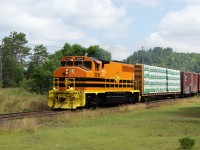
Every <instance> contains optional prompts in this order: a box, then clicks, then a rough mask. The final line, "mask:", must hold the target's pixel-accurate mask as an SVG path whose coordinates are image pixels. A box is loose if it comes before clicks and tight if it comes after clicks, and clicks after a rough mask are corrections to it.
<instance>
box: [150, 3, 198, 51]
mask: <svg viewBox="0 0 200 150" xmlns="http://www.w3.org/2000/svg"><path fill="white" fill-rule="evenodd" d="M199 16H200V3H198V5H197V3H196V2H195V4H194V3H191V4H190V5H188V6H187V7H186V8H184V9H183V10H180V11H175V12H169V13H168V14H167V15H166V16H165V17H164V18H163V19H162V21H161V22H160V24H159V26H158V27H159V28H158V30H157V31H155V32H154V33H152V34H151V35H150V36H149V38H148V39H147V40H146V44H147V45H148V46H154V47H155V46H164V47H172V48H174V50H176V51H182V52H200V43H199V41H200V36H199V35H200V17H199Z"/></svg>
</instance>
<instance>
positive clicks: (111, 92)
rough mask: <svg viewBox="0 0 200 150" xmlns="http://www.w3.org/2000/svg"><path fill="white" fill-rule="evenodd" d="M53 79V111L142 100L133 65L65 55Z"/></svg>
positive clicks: (51, 105)
mask: <svg viewBox="0 0 200 150" xmlns="http://www.w3.org/2000/svg"><path fill="white" fill-rule="evenodd" d="M53 76H54V78H53V81H54V83H53V86H54V87H53V90H51V91H49V96H48V106H49V107H51V108H54V109H57V108H61V109H76V108H77V107H83V106H86V107H87V106H88V107H89V106H95V105H97V104H100V105H103V104H104V103H106V101H109V100H110V99H115V98H120V99H121V98H124V99H125V100H126V101H133V100H137V101H138V100H139V95H140V91H139V83H138V82H137V81H135V80H134V77H135V74H134V65H130V64H125V63H121V62H114V61H105V60H101V59H96V58H91V57H86V56H66V57H64V58H62V59H61V67H59V68H58V69H57V70H55V71H54V75H53Z"/></svg>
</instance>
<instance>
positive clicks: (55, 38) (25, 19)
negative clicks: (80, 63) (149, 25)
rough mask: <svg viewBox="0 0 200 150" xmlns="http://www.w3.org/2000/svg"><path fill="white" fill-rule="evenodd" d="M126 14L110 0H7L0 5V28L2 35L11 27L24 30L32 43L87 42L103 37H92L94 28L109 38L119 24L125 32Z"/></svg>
mask: <svg viewBox="0 0 200 150" xmlns="http://www.w3.org/2000/svg"><path fill="white" fill-rule="evenodd" d="M125 17H126V11H125V9H124V8H123V7H121V6H120V7H116V6H115V5H114V4H113V2H112V0H84V2H82V1H79V0H68V1H65V0H42V1H34V0H28V1H27V0H15V1H11V0H7V1H2V2H1V5H0V20H1V22H0V32H1V33H4V34H6V35H5V36H8V35H9V33H10V32H12V31H17V32H24V33H26V34H27V37H28V38H30V39H28V41H29V42H30V43H33V44H37V43H43V44H44V45H45V44H46V45H54V44H56V43H63V45H64V43H65V42H72V43H73V42H80V43H86V42H82V41H83V40H86V41H88V43H86V45H88V44H90V43H92V44H93V43H95V41H99V39H101V40H103V39H102V38H101V37H100V38H99V37H98V39H97V37H95V36H96V35H95V34H96V31H98V32H102V33H101V35H103V36H104V35H106V36H105V37H107V39H112V38H113V36H114V35H116V34H115V32H117V30H119V28H120V29H123V31H121V32H120V33H122V32H123V34H124V35H125V34H126V33H125V32H126V26H127V20H126V19H124V18H125ZM116 28H117V29H116ZM95 30H96V31H95ZM109 31H111V32H110V34H109V33H108V32H109ZM107 33H108V34H107ZM1 36H2V37H0V38H3V36H4V35H1ZM5 36H4V37H5ZM61 46H62V45H61Z"/></svg>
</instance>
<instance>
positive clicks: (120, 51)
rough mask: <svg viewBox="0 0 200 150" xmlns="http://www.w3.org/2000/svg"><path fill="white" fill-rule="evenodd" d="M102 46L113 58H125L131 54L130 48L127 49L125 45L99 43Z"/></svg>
mask: <svg viewBox="0 0 200 150" xmlns="http://www.w3.org/2000/svg"><path fill="white" fill-rule="evenodd" d="M101 47H102V48H104V49H105V50H107V51H109V52H110V53H111V54H112V59H113V60H120V61H122V60H123V59H125V58H127V56H129V55H131V53H132V52H131V50H130V49H128V47H125V46H123V45H120V44H118V45H115V44H113V45H101Z"/></svg>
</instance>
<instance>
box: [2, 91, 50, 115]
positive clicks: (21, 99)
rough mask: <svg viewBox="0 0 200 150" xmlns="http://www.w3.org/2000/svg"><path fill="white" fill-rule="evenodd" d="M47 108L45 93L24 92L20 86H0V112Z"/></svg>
mask: <svg viewBox="0 0 200 150" xmlns="http://www.w3.org/2000/svg"><path fill="white" fill-rule="evenodd" d="M44 109H47V95H37V94H34V93H29V92H26V91H25V90H24V89H22V88H0V114H3V113H13V112H22V111H36V110H44Z"/></svg>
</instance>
